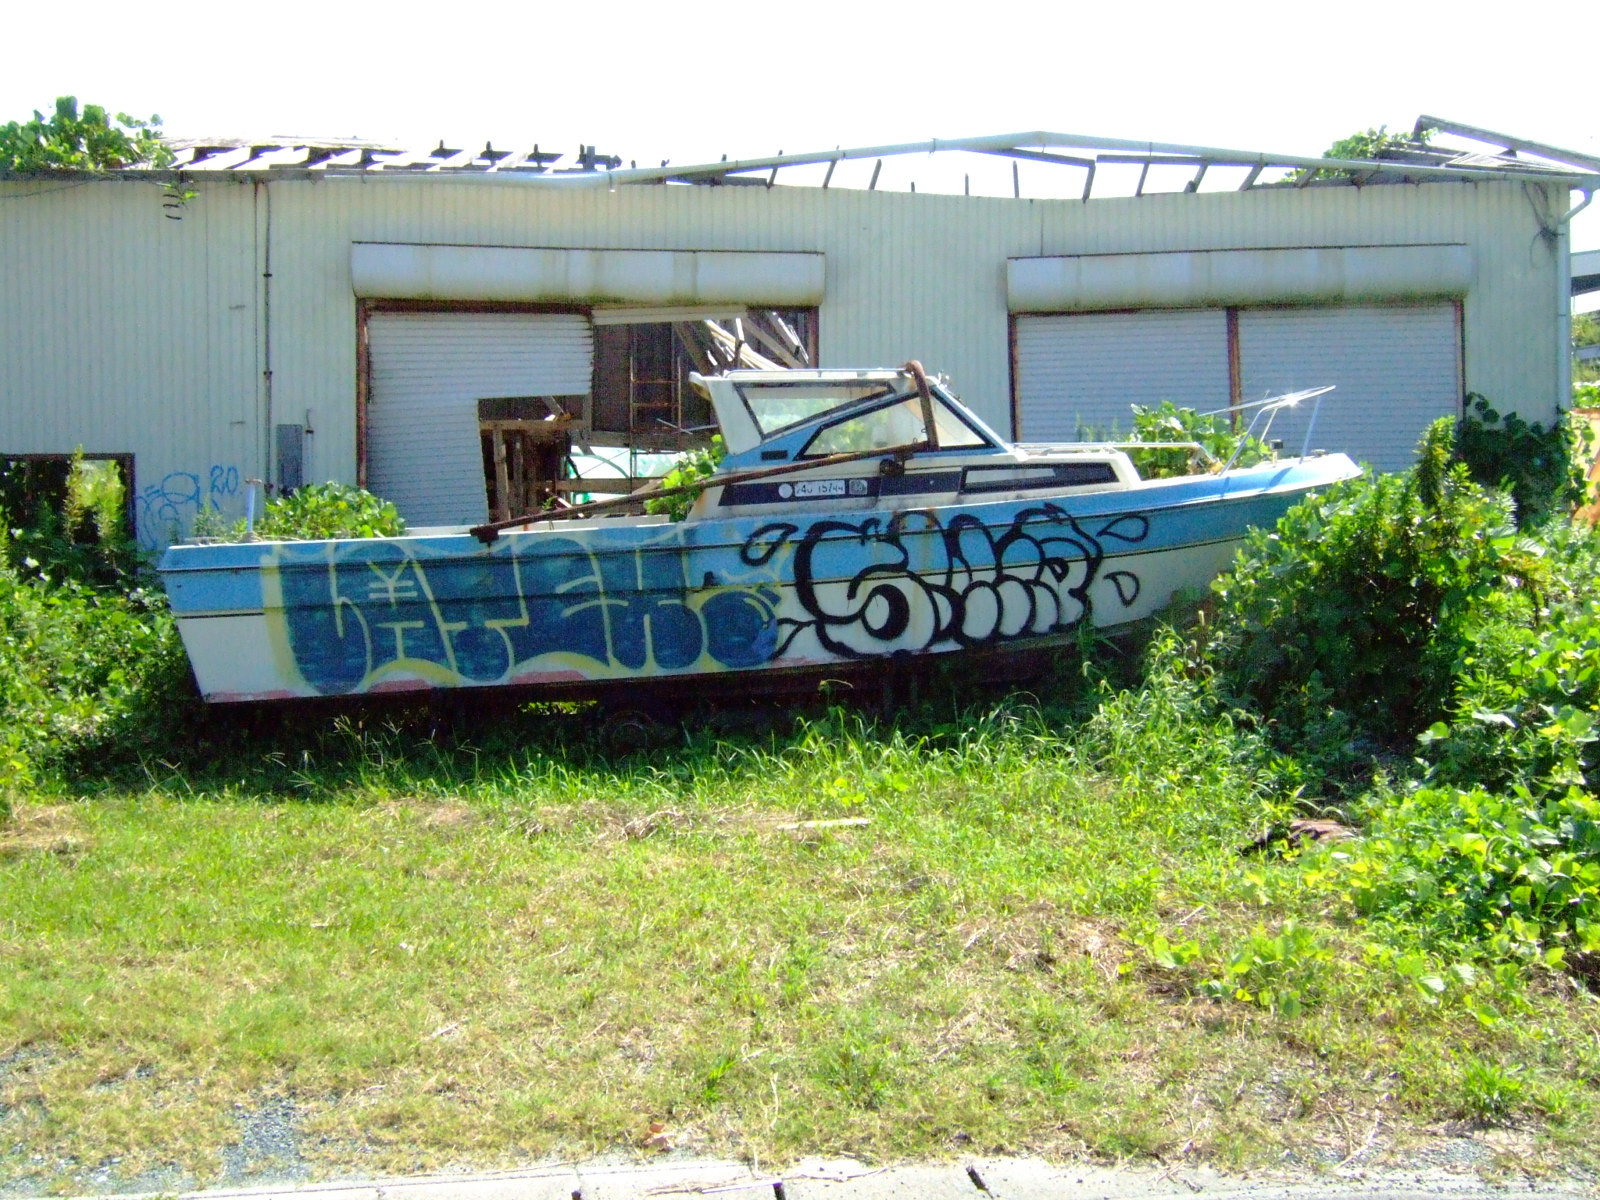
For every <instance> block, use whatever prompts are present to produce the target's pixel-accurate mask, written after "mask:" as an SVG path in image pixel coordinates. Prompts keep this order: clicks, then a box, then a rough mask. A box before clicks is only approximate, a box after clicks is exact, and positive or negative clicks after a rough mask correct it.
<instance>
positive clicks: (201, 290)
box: [0, 178, 1565, 538]
mask: <svg viewBox="0 0 1600 1200" xmlns="http://www.w3.org/2000/svg"><path fill="white" fill-rule="evenodd" d="M198 186H199V189H200V195H199V196H198V197H197V198H196V199H195V200H193V201H191V202H190V203H189V205H188V206H187V208H186V210H185V211H184V213H183V219H182V220H180V221H169V220H165V219H164V218H163V215H162V208H161V194H160V192H159V190H157V189H156V188H154V187H152V186H149V185H144V184H136V183H130V182H121V181H110V182H97V183H84V184H73V185H60V184H53V183H4V184H0V263H3V264H4V270H3V273H0V361H3V364H4V365H3V369H0V389H3V390H0V450H11V451H29V450H35V451H37V450H45V451H56V450H61V451H70V450H71V449H72V448H73V446H74V445H77V444H79V443H82V444H83V446H84V448H85V449H87V450H107V451H109V450H131V451H133V452H134V454H135V455H136V456H137V466H138V471H139V474H140V479H139V483H140V488H141V491H142V492H145V493H148V494H147V495H145V496H144V497H143V498H142V511H143V512H144V514H145V518H146V520H147V522H148V525H147V528H146V534H147V536H151V537H154V538H159V537H161V536H163V533H164V529H165V527H166V525H168V524H170V523H171V519H172V518H177V519H178V520H180V521H181V520H183V519H185V514H186V513H187V514H188V515H190V516H192V512H193V509H194V507H196V506H198V505H201V504H207V503H209V502H210V501H211V500H212V499H218V500H219V501H221V502H223V503H224V505H225V506H226V505H228V504H232V505H233V506H234V508H235V510H238V509H240V508H242V501H241V500H239V499H238V497H239V489H240V488H241V486H242V480H243V479H245V478H248V477H251V476H260V475H262V474H263V473H265V472H266V471H267V470H268V463H267V447H268V446H269V444H270V442H269V440H268V438H267V436H266V428H267V425H268V424H270V423H299V422H300V421H302V420H304V419H305V417H306V414H307V412H308V410H309V412H310V414H311V420H310V424H311V426H312V428H313V429H314V430H315V433H314V435H313V436H312V437H311V438H310V439H309V446H308V449H307V461H306V467H305V472H306V478H307V479H324V478H339V479H345V480H353V479H354V477H355V463H356V422H355V395H356V371H357V351H356V329H357V322H356V304H355V299H354V296H353V295H352V292H351V285H350V275H349V255H350V244H351V243H352V242H355V241H395V242H440V243H452V244H462V245H472V244H476V245H516V246H571V247H598V248H618V249H726V250H801V251H820V252H823V253H825V254H826V255H827V296H826V300H825V301H824V303H823V305H822V307H821V311H820V325H821V333H820V348H821V355H822V360H823V363H824V364H825V365H832V366H847V365H848V366H856V365H888V364H897V363H899V362H902V361H904V360H905V359H907V358H912V357H915V358H919V359H921V360H922V361H923V362H924V363H925V364H926V365H927V366H928V367H929V368H930V369H932V370H937V371H943V372H945V373H947V374H949V375H950V376H951V378H952V379H953V381H954V383H955V386H956V388H957V390H958V391H959V392H961V393H962V394H963V395H964V396H966V397H967V398H968V399H969V400H970V401H971V402H973V404H974V407H976V408H977V409H978V411H979V412H980V413H981V414H982V415H983V416H984V418H985V419H987V420H988V421H990V422H991V423H993V424H995V425H996V426H998V427H1000V428H1001V429H1008V428H1009V427H1010V422H1011V409H1010V387H1011V380H1010V356H1009V315H1008V313H1007V311H1006V293H1005V264H1006V259H1007V258H1009V257H1019V256H1026V255H1041V254H1086V253H1097V252H1123V253H1127V252H1138V251H1149V250H1184V249H1227V248H1254V247H1293V246H1318V245H1382V244H1390V243H1398V244H1404V243H1422V242H1426V243H1437V242H1462V243H1466V244H1468V245H1470V246H1471V247H1472V248H1473V253H1474V257H1475V261H1476V264H1477V281H1476V284H1475V286H1474V287H1473V288H1472V290H1471V291H1470V292H1469V293H1468V295H1467V296H1466V298H1465V302H1464V305H1463V322H1464V343H1465V376H1466V386H1467V387H1468V388H1469V389H1474V390H1478V391H1482V392H1484V393H1485V394H1487V395H1489V396H1491V397H1492V398H1494V399H1495V401H1496V402H1497V404H1498V405H1499V407H1501V408H1502V409H1504V408H1507V407H1512V408H1516V409H1518V410H1519V411H1521V412H1523V413H1525V414H1526V415H1528V416H1530V417H1537V418H1542V419H1548V418H1549V417H1550V415H1551V414H1552V413H1553V411H1554V406H1555V403H1556V400H1557V398H1558V397H1559V396H1560V395H1561V394H1562V392H1563V388H1564V380H1562V379H1561V378H1560V361H1559V355H1558V353H1557V350H1558V342H1559V333H1558V328H1557V325H1556V322H1557V319H1558V317H1557V314H1558V310H1559V305H1560V303H1561V297H1560V296H1559V295H1558V291H1559V287H1558V263H1557V252H1558V249H1559V245H1558V243H1557V241H1556V239H1551V238H1546V237H1541V236H1540V223H1539V220H1538V219H1537V218H1536V215H1535V207H1534V201H1538V200H1540V199H1541V196H1540V193H1539V192H1538V190H1537V189H1532V190H1531V195H1530V194H1528V193H1526V192H1525V190H1524V188H1523V187H1521V186H1519V185H1510V184H1496V183H1481V184H1470V185H1468V184H1437V185H1425V186H1420V187H1419V186H1381V187H1366V188H1359V189H1358V188H1310V189H1304V190H1292V189H1282V190H1279V189H1273V190H1257V191H1252V192H1248V193H1215V194H1199V195H1182V194H1179V195H1151V196H1144V197H1139V198H1127V199H1106V200H1095V201H1091V202H1089V203H1087V204H1085V203H1082V202H1079V201H1070V200H1059V201H1057V200H1009V199H995V198H987V197H971V198H967V197H959V196H937V195H928V194H920V195H913V194H901V193H886V192H862V191H852V190H843V189H840V190H828V191H822V190H819V189H815V188H787V187H781V186H780V187H775V188H770V189H767V188H758V187H723V188H710V187H679V186H662V187H621V188H618V189H617V190H616V191H614V192H610V191H605V190H603V189H571V190H565V189H558V188H551V187H541V186H517V185H515V184H511V185H507V184H500V185H494V184H490V183H488V182H479V181H461V180H451V179H444V178H428V179H404V180H395V179H373V178H328V179H318V180H314V181H291V180H284V181H279V182H275V183H272V184H270V185H268V186H266V187H256V186H253V185H252V184H250V183H249V182H247V181H231V180H230V181H221V182H205V183H202V184H200V185H198ZM1563 199H1564V196H1554V197H1552V198H1551V200H1550V203H1549V205H1548V207H1549V209H1552V210H1554V211H1555V212H1557V213H1559V212H1560V211H1564V207H1565V206H1564V205H1563V204H1561V203H1559V201H1561V200H1563ZM1546 219H1547V220H1548V217H1547V218H1546ZM269 224H270V247H271V261H270V270H271V280H270V284H271V287H270V320H269V315H268V313H267V310H266V306H265V304H264V300H263V296H264V292H263V288H262V283H263V280H262V275H263V274H264V273H265V270H266V268H267V262H266V247H267V243H268V238H267V231H268V227H269ZM751 299H752V301H759V299H760V298H759V297H752V298H751ZM269 324H270V339H269V337H268V326H269ZM269 354H270V363H269V361H268V360H269ZM269 366H270V371H271V388H270V390H271V409H272V411H271V413H270V414H269V413H268V412H267V389H266V385H265V382H264V379H265V376H264V372H265V371H266V370H267V369H269Z"/></svg>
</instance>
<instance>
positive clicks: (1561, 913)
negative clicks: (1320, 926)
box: [1335, 785, 1600, 966]
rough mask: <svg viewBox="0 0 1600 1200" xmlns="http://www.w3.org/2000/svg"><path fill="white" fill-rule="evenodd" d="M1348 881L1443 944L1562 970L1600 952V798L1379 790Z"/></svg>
mask: <svg viewBox="0 0 1600 1200" xmlns="http://www.w3.org/2000/svg"><path fill="white" fill-rule="evenodd" d="M1368 819H1369V825H1368V830H1367V836H1366V838H1365V839H1364V840H1363V841H1362V842H1361V843H1360V844H1359V845H1357V846H1355V847H1354V848H1351V849H1343V850H1341V851H1340V852H1339V861H1340V864H1341V866H1340V869H1339V870H1338V871H1337V872H1336V873H1335V875H1336V878H1337V880H1338V886H1339V887H1340V888H1341V890H1343V891H1344V892H1345V893H1346V894H1347V895H1348V896H1349V897H1350V898H1351V899H1352V900H1353V902H1354V903H1355V905H1356V908H1357V910H1358V911H1359V912H1361V913H1363V914H1365V915H1366V916H1367V917H1368V918H1369V919H1370V920H1373V921H1376V922H1381V923H1383V924H1385V925H1389V926H1393V927H1399V928H1403V929H1406V930H1409V931H1411V933H1412V934H1413V935H1414V936H1416V937H1417V938H1419V939H1420V941H1421V944H1423V945H1424V946H1426V947H1428V948H1429V949H1433V950H1444V951H1464V952H1466V953H1468V954H1471V955H1478V956H1483V957H1488V958H1491V959H1514V960H1518V961H1524V962H1529V961H1538V962H1541V963H1544V964H1545V965H1549V966H1559V965H1560V963H1561V962H1562V961H1563V959H1564V957H1565V955H1566V954H1567V953H1568V952H1569V951H1572V950H1583V951H1590V950H1595V949H1600V801H1597V800H1596V799H1595V798H1594V797H1593V796H1591V795H1588V794H1587V793H1584V792H1582V791H1580V790H1579V789H1577V788H1568V789H1567V790H1566V791H1565V792H1563V793H1562V794H1560V795H1559V796H1552V797H1548V798H1545V799H1540V798H1539V797H1536V796H1535V795H1533V794H1532V793H1531V792H1529V791H1528V789H1526V788H1524V787H1521V786H1520V785H1519V786H1517V787H1514V788H1511V789H1510V790H1509V791H1508V792H1507V793H1506V794H1504V795H1497V794H1494V793H1492V792H1488V791H1484V790H1483V789H1480V788H1471V789H1460V788H1443V787H1427V788H1419V789H1416V790H1414V791H1411V792H1407V793H1403V794H1400V795H1398V796H1393V797H1390V796H1385V795H1382V794H1379V795H1378V796H1376V797H1374V799H1373V801H1372V807H1371V809H1370V811H1369V818H1368Z"/></svg>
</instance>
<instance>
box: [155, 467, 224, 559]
mask: <svg viewBox="0 0 1600 1200" xmlns="http://www.w3.org/2000/svg"><path fill="white" fill-rule="evenodd" d="M241 486H242V480H241V478H240V474H239V468H238V467H236V466H224V465H222V464H220V463H213V464H212V465H211V468H210V469H209V470H208V471H207V472H206V473H205V476H204V482H202V477H201V476H200V475H198V474H195V473H194V472H192V471H169V472H168V473H167V474H165V475H163V476H162V477H161V482H159V483H153V484H151V485H149V486H148V487H145V488H141V489H140V491H139V496H138V514H137V515H138V527H139V544H140V545H142V546H144V547H145V548H146V549H147V550H153V549H155V548H156V547H158V546H160V545H163V544H164V543H166V542H172V541H177V540H178V539H179V538H182V537H184V536H186V535H187V534H188V533H189V531H190V530H192V529H193V528H194V521H195V518H196V517H198V516H199V515H200V514H201V513H202V512H217V513H224V512H231V511H232V509H234V508H235V507H237V504H236V497H238V496H239V495H240V491H241ZM240 515H243V514H242V513H241V514H240Z"/></svg>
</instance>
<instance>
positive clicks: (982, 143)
mask: <svg viewBox="0 0 1600 1200" xmlns="http://www.w3.org/2000/svg"><path fill="white" fill-rule="evenodd" d="M1417 129H1418V130H1419V131H1421V130H1423V129H1431V130H1436V131H1438V132H1441V133H1445V134H1449V135H1452V136H1455V137H1459V138H1464V139H1467V140H1470V141H1474V142H1478V143H1481V144H1486V145H1487V146H1489V147H1491V148H1490V149H1488V150H1483V149H1474V150H1453V149H1445V148H1440V147H1435V146H1430V145H1425V144H1423V143H1422V142H1421V141H1420V140H1419V141H1417V142H1416V143H1415V144H1414V145H1413V146H1410V147H1402V148H1397V149H1394V150H1392V151H1385V152H1384V157H1381V158H1376V159H1334V158H1317V157H1307V156H1305V155H1296V154H1272V153H1265V152H1252V151H1243V150H1230V149H1225V148H1220V147H1210V146H1186V145H1179V144H1176V143H1169V142H1135V141H1128V140H1125V139H1120V138H1103V137H1091V136H1087V135H1082V134H1069V133H1051V132H1048V131H1044V130H1035V131H1031V132H1022V133H1007V134H994V135H990V136H986V137H972V138H954V139H931V140H929V141H923V142H901V143H894V144H890V145H880V146H863V147H856V148H851V149H843V148H841V149H834V150H821V151H814V152H810V153H801V154H782V153H780V154H775V155H771V156H767V157H758V158H743V159H734V160H731V161H730V160H728V159H726V158H724V159H723V160H721V161H719V162H715V163H701V164H693V165H688V166H673V165H671V164H670V162H663V163H662V164H661V165H660V166H658V167H637V166H634V165H632V164H630V165H629V166H628V167H626V168H624V167H623V166H622V160H621V159H620V158H618V157H616V156H613V155H606V154H598V153H596V151H595V148H594V147H593V146H580V147H579V148H578V151H577V153H576V154H573V155H561V154H555V153H551V152H549V151H544V150H541V149H540V147H539V145H538V144H534V145H533V146H532V147H524V148H521V149H517V150H497V149H495V148H494V147H493V146H492V145H488V144H485V145H484V147H483V148H482V149H481V150H466V149H453V148H450V147H447V146H445V144H444V143H443V142H440V143H439V145H438V146H436V147H435V148H433V149H432V150H406V149H403V148H398V147H394V146H386V145H381V144H378V143H373V142H358V141H354V140H348V141H326V140H313V139H290V138H284V139H272V140H269V141H261V142H241V141H237V140H230V139H196V140H189V141H182V140H173V141H170V142H169V145H171V146H172V148H173V150H174V151H175V153H176V154H177V159H176V161H175V162H174V163H173V164H172V166H171V167H170V168H168V169H166V170H161V171H153V170H143V169H137V170H129V171H119V172H116V173H115V174H116V175H119V176H125V177H130V178H142V179H146V180H148V179H176V178H189V179H198V178H205V177H208V176H209V177H213V178H215V177H216V176H218V175H222V174H226V175H229V176H234V177H238V176H247V177H251V178H267V179H284V178H301V177H303V178H331V177H339V176H358V177H360V178H364V179H373V178H397V177H398V178H416V177H418V176H419V175H420V176H427V177H429V178H451V179H464V180H476V181H480V182H487V181H490V180H493V181H496V182H502V181H503V182H508V183H509V182H513V181H515V182H518V183H523V184H536V185H542V186H555V187H579V188H582V187H590V188H593V187H607V188H615V187H617V186H621V185H630V184H700V185H710V186H716V185H745V186H767V187H770V186H772V185H773V184H774V183H775V182H776V181H777V179H778V177H779V173H780V172H781V171H783V170H786V169H790V168H795V167H805V166H814V165H821V164H826V165H827V167H828V171H827V175H826V177H825V178H824V179H823V181H822V183H821V184H820V186H821V187H823V188H826V187H828V186H830V184H831V183H832V179H833V169H834V168H835V167H837V166H838V164H840V163H842V162H852V161H862V160H877V163H878V167H875V168H874V171H873V181H872V184H871V185H869V190H870V188H871V187H875V186H876V183H877V175H878V168H879V167H881V164H882V161H883V160H884V159H886V158H896V157H905V156H911V155H932V154H940V153H951V152H967V153H973V154H984V155H997V156H1000V157H1005V158H1010V159H1012V160H1013V161H1014V162H1015V161H1018V160H1021V161H1027V162H1036V163H1042V164H1047V165H1050V166H1054V167H1058V168H1060V169H1063V170H1078V171H1083V172H1084V173H1085V179H1084V186H1083V192H1082V198H1083V199H1084V200H1088V199H1090V198H1091V196H1092V195H1093V192H1094V187H1095V173H1096V169H1097V168H1098V167H1102V166H1111V165H1134V166H1139V167H1140V168H1141V171H1140V177H1139V185H1138V189H1137V191H1136V193H1135V194H1136V195H1139V194H1144V192H1145V190H1146V185H1147V183H1148V182H1149V181H1150V168H1152V167H1184V168H1189V169H1190V172H1191V173H1190V174H1189V177H1188V179H1187V180H1186V182H1185V183H1184V184H1183V185H1182V187H1181V190H1182V191H1183V192H1188V193H1192V192H1196V191H1198V190H1199V187H1200V183H1201V181H1202V180H1203V179H1204V178H1205V176H1206V173H1207V172H1208V171H1209V170H1211V169H1212V168H1216V167H1232V168H1239V169H1243V170H1244V171H1246V172H1247V174H1246V175H1245V177H1244V179H1243V180H1242V182H1240V183H1239V185H1238V187H1239V190H1240V191H1248V190H1251V189H1254V188H1261V187H1274V186H1283V185H1285V184H1288V185H1291V186H1295V187H1307V186H1328V185H1344V186H1357V187H1359V186H1364V185H1370V184H1375V183H1421V182H1431V181H1438V180H1455V181H1460V182H1470V181H1476V180H1512V181H1539V182H1561V183H1566V184H1568V185H1570V186H1571V187H1573V188H1575V189H1578V190H1581V191H1583V192H1585V193H1591V192H1593V191H1594V190H1596V189H1600V159H1597V158H1593V157H1591V156H1588V155H1584V154H1579V153H1576V152H1573V151H1568V150H1561V149H1559V148H1557V147H1553V146H1547V145H1544V144H1543V143H1539V142H1534V141H1531V140H1528V139H1525V138H1516V137H1510V136H1508V135H1504V134H1498V133H1494V132H1493V131H1490V130H1485V129H1479V128H1476V127H1474V126H1468V125H1462V124H1458V123H1455V122H1451V121H1447V120H1444V119H1441V118H1435V117H1422V118H1419V120H1418V122H1417ZM1294 172H1299V174H1298V175H1297V176H1295V175H1293V173H1294ZM1264 175H1265V176H1266V177H1267V178H1266V179H1265V181H1264V180H1263V176H1264ZM1286 176H1287V177H1286ZM10 177H11V176H7V175H5V174H3V173H0V178H10Z"/></svg>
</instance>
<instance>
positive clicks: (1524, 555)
mask: <svg viewBox="0 0 1600 1200" xmlns="http://www.w3.org/2000/svg"><path fill="white" fill-rule="evenodd" d="M1451 425H1452V422H1450V421H1449V420H1448V419H1447V418H1442V419H1441V420H1440V421H1438V422H1435V424H1434V425H1433V427H1432V428H1431V429H1429V430H1428V432H1427V433H1426V434H1425V435H1424V437H1423V439H1422V443H1421V445H1420V447H1419V461H1418V465H1417V466H1416V467H1415V468H1413V469H1412V470H1411V471H1409V472H1407V473H1405V474H1402V475H1384V476H1378V477H1376V478H1363V479H1358V480H1352V481H1350V482H1348V483H1345V484H1341V485H1339V486H1337V487H1335V488H1333V489H1330V490H1329V491H1328V492H1326V493H1324V494H1321V495H1317V496H1312V497H1309V498H1308V499H1306V500H1305V501H1304V502H1302V503H1301V504H1299V505H1297V506H1296V507H1295V508H1294V509H1292V510H1291V511H1290V512H1289V513H1288V514H1286V515H1285V516H1284V518H1283V519H1282V520H1281V521H1280V522H1279V524H1278V527H1277V528H1276V529H1275V530H1273V531H1271V532H1264V531H1257V532H1255V533H1254V534H1252V535H1251V537H1250V538H1249V540H1248V541H1247V543H1246V545H1245V547H1244V549H1242V550H1241V551H1240V553H1239V556H1238V558H1237V559H1236V561H1235V563H1234V566H1233V569H1232V572H1231V573H1230V574H1228V575H1225V576H1224V577H1222V578H1221V579H1219V580H1218V581H1217V582H1216V584H1215V585H1214V590H1215V593H1216V596H1217V600H1218V606H1217V614H1216V622H1215V625H1214V627H1213V632H1212V635H1211V639H1210V642H1209V645H1208V647H1207V654H1208V657H1209V659H1210V661H1211V662H1212V663H1213V664H1214V665H1215V667H1216V669H1217V671H1218V676H1219V686H1220V687H1221V690H1222V692H1223V694H1224V695H1225V696H1227V697H1229V698H1230V699H1232V700H1233V701H1234V702H1235V703H1241V704H1244V705H1246V706H1247V707H1249V708H1252V709H1254V710H1255V711H1256V712H1258V713H1260V714H1262V715H1263V716H1265V717H1267V718H1269V719H1270V720H1271V721H1272V722H1273V723H1274V724H1275V726H1276V727H1277V730H1278V734H1279V737H1280V739H1281V740H1284V741H1296V742H1299V743H1300V744H1301V746H1302V748H1303V747H1304V745H1305V743H1306V742H1307V740H1308V739H1307V735H1312V736H1311V738H1310V740H1311V741H1312V742H1314V743H1321V744H1322V745H1323V746H1326V745H1327V744H1328V743H1330V742H1332V741H1335V740H1340V739H1347V738H1350V737H1365V738H1368V739H1372V740H1374V741H1376V742H1378V743H1380V744H1385V745H1389V746H1404V745H1408V744H1409V743H1410V741H1411V739H1413V738H1415V736H1416V735H1417V734H1418V733H1420V732H1421V731H1422V730H1423V729H1424V728H1426V727H1427V726H1428V725H1429V724H1430V723H1431V722H1432V721H1434V720H1437V719H1438V718H1439V717H1440V716H1441V715H1442V714H1443V713H1444V712H1445V706H1446V705H1447V703H1448V701H1449V696H1450V684H1451V680H1452V677H1453V674H1454V671H1455V668H1456V666H1457V664H1458V662H1459V661H1460V659H1461V657H1462V654H1463V651H1464V648H1465V646H1466V645H1467V643H1468V640H1469V631H1470V628H1471V623H1472V620H1473V619H1474V616H1475V614H1476V613H1477V612H1478V610H1479V608H1480V606H1481V605H1482V604H1483V602H1484V601H1485V599H1486V597H1488V596H1489V595H1490V594H1492V593H1493V592H1494V591H1495V589H1496V588H1498V587H1500V586H1501V585H1502V584H1503V583H1505V582H1506V581H1507V580H1508V579H1515V578H1517V577H1518V575H1519V572H1522V571H1527V570H1529V569H1531V567H1533V566H1534V565H1536V559H1535V558H1534V557H1533V556H1532V555H1531V554H1530V553H1528V552H1527V550H1526V548H1525V547H1522V546H1520V545H1519V544H1518V543H1516V542H1515V540H1514V539H1513V537H1512V533H1513V530H1512V526H1511V519H1510V512H1509V509H1508V504H1507V502H1506V501H1505V500H1504V499H1503V498H1501V497H1497V496H1496V495H1494V494H1492V493H1490V492H1487V491H1485V490H1484V489H1482V488H1480V487H1479V486H1477V485H1476V484H1474V483H1473V482H1472V481H1471V480H1470V479H1469V478H1468V477H1467V474H1466V469H1465V468H1464V467H1461V466H1459V465H1457V466H1452V465H1450V454H1451V434H1452V430H1451Z"/></svg>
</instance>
